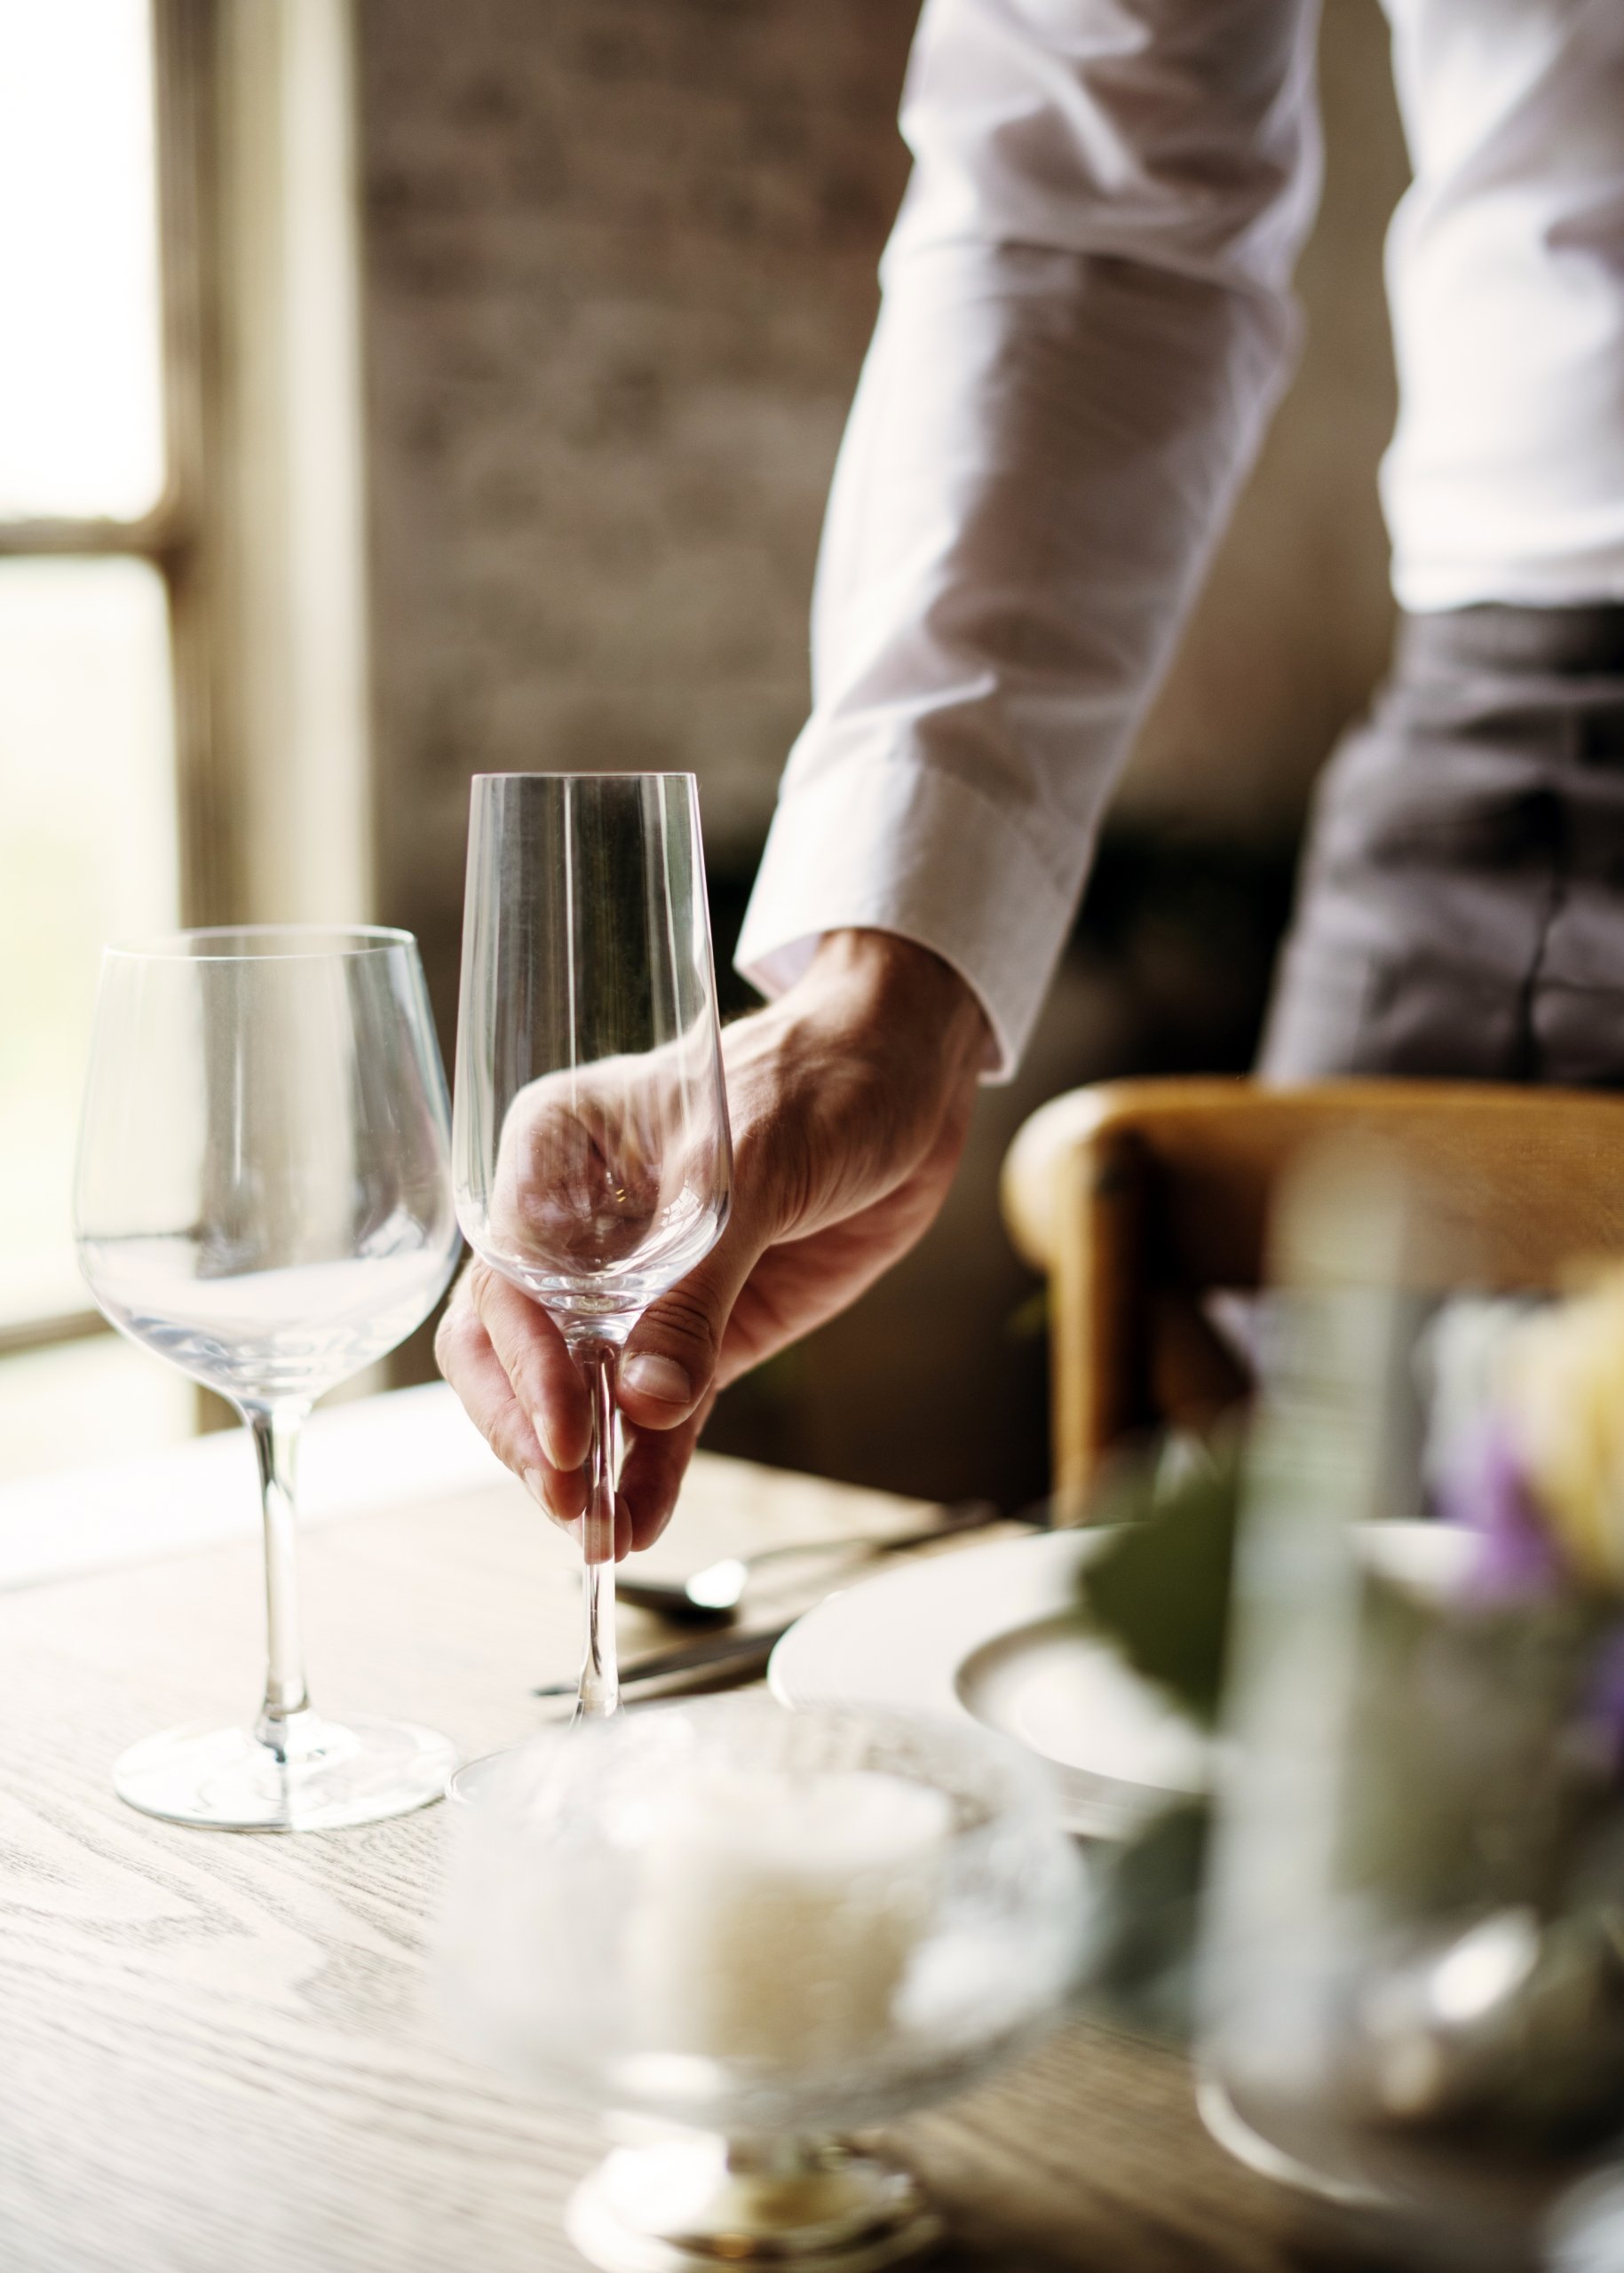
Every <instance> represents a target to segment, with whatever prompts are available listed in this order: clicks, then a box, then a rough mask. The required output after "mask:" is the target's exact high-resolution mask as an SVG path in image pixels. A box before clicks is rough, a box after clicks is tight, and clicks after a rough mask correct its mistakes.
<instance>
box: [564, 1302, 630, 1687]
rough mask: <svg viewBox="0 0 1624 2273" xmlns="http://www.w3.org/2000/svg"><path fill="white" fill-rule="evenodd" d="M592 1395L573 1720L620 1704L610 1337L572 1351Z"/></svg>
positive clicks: (615, 1354) (615, 1418)
mask: <svg viewBox="0 0 1624 2273" xmlns="http://www.w3.org/2000/svg"><path fill="white" fill-rule="evenodd" d="M573 1354H574V1360H575V1363H576V1365H577V1366H579V1367H580V1368H581V1374H582V1380H583V1381H584V1382H586V1385H587V1391H588V1394H589V1395H590V1398H591V1400H592V1445H591V1450H590V1452H589V1453H588V1454H587V1503H586V1513H585V1514H584V1516H583V1517H582V1521H581V1547H582V1555H583V1556H585V1559H586V1568H585V1570H584V1572H582V1595H583V1596H584V1598H585V1603H586V1647H585V1651H584V1652H583V1654H582V1660H581V1689H580V1693H579V1695H578V1697H577V1699H576V1702H575V1718H576V1719H577V1720H578V1721H606V1720H609V1719H611V1718H612V1717H613V1716H614V1715H615V1714H616V1713H618V1712H619V1711H620V1709H621V1677H620V1668H619V1666H618V1663H617V1661H616V1657H615V1647H614V1483H615V1477H616V1473H617V1471H618V1469H619V1466H620V1461H619V1458H618V1453H619V1449H620V1447H619V1434H620V1411H619V1408H618V1406H616V1404H615V1398H614V1383H615V1375H616V1374H617V1372H618V1371H619V1367H620V1350H619V1349H618V1347H617V1346H616V1345H615V1343H614V1342H582V1343H580V1344H579V1345H578V1346H577V1347H576V1348H575V1350H574V1352H573Z"/></svg>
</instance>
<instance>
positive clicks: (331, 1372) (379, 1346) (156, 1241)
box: [75, 926, 458, 1831]
mask: <svg viewBox="0 0 1624 2273" xmlns="http://www.w3.org/2000/svg"><path fill="white" fill-rule="evenodd" d="M447 1123H448V1113H447V1105H446V1089H445V1075H444V1073H443V1071H442V1070H441V1066H440V1053H439V1050H438V1049H437V1047H436V1044H435V1041H434V1029H433V1024H432V1018H431V1015H430V1011H429V1005H428V997H427V994H426V993H425V991H424V984H423V973H422V970H421V967H420V965H419V963H418V960H417V949H416V943H415V942H414V940H413V939H412V938H411V936H410V934H409V933H408V932H405V931H382V930H375V929H370V928H360V927H358V928H355V929H345V930H331V931H329V930H315V929H308V928H305V927H303V926H299V927H275V926H265V927H263V928H257V929H250V930H243V931H189V932H181V933H178V934H176V935H175V936H173V937H171V938H169V939H158V940H155V941H154V942H152V943H151V944H149V945H144V946H131V947H110V948H108V949H107V953H106V954H105V956H104V958H103V963H102V974H101V985H100V991H99V995H98V998H97V1009H96V1023H95V1027H94V1033H93V1037H92V1041H91V1064H90V1073H89V1080H88V1082H87V1087H86V1092H85V1100H84V1113H83V1122H82V1125H81V1129H80V1138H79V1156H78V1166H77V1173H76V1177H75V1224H76V1229H77V1234H78V1246H79V1260H80V1265H81V1268H82V1269H83V1272H84V1276H85V1278H86V1279H87V1280H88V1281H89V1283H90V1287H91V1292H92V1293H93V1294H94V1295H95V1297H96V1300H97V1302H98V1303H99V1304H100V1306H101V1308H102V1309H103V1310H104V1311H106V1313H107V1317H108V1318H109V1319H111V1320H112V1321H113V1323H114V1325H115V1326H116V1327H119V1329H120V1330H121V1331H122V1332H123V1333H124V1334H129V1335H130V1336H131V1338H132V1339H133V1340H135V1341H137V1342H142V1343H144V1344H145V1345H146V1346H147V1348H148V1349H150V1350H157V1351H158V1352H159V1353H160V1355H162V1356H163V1357H165V1358H169V1359H170V1363H171V1364H173V1365H176V1366H179V1367H180V1368H181V1370H182V1371H183V1372H184V1373H186V1374H190V1375H191V1376H192V1378H193V1379H194V1380H195V1381H199V1382H204V1383H205V1384H206V1385H207V1386H208V1387H209V1388H210V1389H212V1390H218V1392H219V1393H220V1395H221V1396H222V1397H225V1398H229V1399H230V1401H231V1402H232V1404H233V1405H234V1406H236V1408H237V1410H238V1412H239V1413H240V1414H242V1418H243V1419H244V1421H245V1422H247V1423H248V1426H249V1428H250V1430H251V1432H252V1435H253V1440H254V1449H255V1452H256V1454H257V1460H258V1466H259V1476H260V1483H261V1487H262V1493H263V1502H264V1514H265V1600H266V1612H267V1627H268V1640H269V1659H270V1666H269V1673H268V1675H267V1679H266V1683H265V1703H264V1706H263V1707H262V1708H261V1711H260V1715H259V1718H258V1720H257V1723H255V1725H254V1727H253V1728H252V1729H251V1730H245V1729H238V1728H227V1729H215V1728H203V1727H198V1728H187V1729H178V1730H171V1731H170V1732H169V1733H168V1734H166V1735H163V1736H158V1737H153V1738H148V1739H147V1742H145V1743H144V1744H139V1745H138V1746H135V1748H134V1749H133V1750H132V1751H131V1752H128V1753H126V1754H124V1756H123V1759H121V1760H120V1761H119V1762H118V1765H117V1768H116V1770H115V1781H116V1783H117V1786H118V1790H119V1792H120V1794H122V1796H123V1798H124V1799H126V1800H128V1801H129V1802H131V1804H132V1805H133V1806H135V1807H139V1808H142V1809H144V1810H146V1811H147V1813H148V1814H150V1815H158V1816H164V1817H167V1818H170V1819H171V1820H173V1821H176V1822H180V1823H195V1824H207V1825H214V1826H220V1827H223V1828H228V1829H239V1830H241V1829H262V1830H284V1831H288V1830H292V1831H300V1830H316V1829H328V1828H330V1827H332V1826H337V1825H341V1824H352V1823H368V1822H372V1821H374V1820H376V1818H380V1817H384V1816H392V1815H399V1814H402V1813H404V1812H405V1811H406V1810H408V1809H411V1808H416V1807H421V1806H422V1805H423V1804H424V1802H426V1801H429V1800H432V1799H436V1798H438V1797H439V1796H440V1794H441V1792H443V1790H444V1789H445V1786H446V1783H447V1780H448V1777H449V1776H450V1774H451V1771H452V1770H453V1769H454V1768H455V1767H456V1753H455V1751H454V1749H453V1747H452V1746H451V1745H450V1744H449V1742H448V1740H447V1739H446V1738H444V1737H441V1736H439V1735H437V1734H435V1733H434V1731H433V1730H427V1729H421V1728H416V1727H414V1726H411V1725H409V1724H405V1723H400V1724H397V1723H384V1722H377V1721H359V1720H358V1721H353V1722H351V1723H347V1724H345V1726H343V1727H340V1726H338V1725H337V1724H336V1723H333V1722H330V1721H327V1720H324V1719H322V1718H321V1716H320V1715H318V1714H316V1713H315V1712H314V1711H313V1709H312V1707H311V1705H310V1700H309V1696H308V1692H307V1691H306V1687H305V1672H304V1663H303V1652H302V1650H301V1647H300V1641H299V1628H298V1605H297V1588H296V1580H295V1538H294V1466H295V1451H296V1446H297V1437H298V1430H299V1426H300V1423H301V1422H303V1420H304V1418H305V1414H306V1413H308V1411H309V1410H310V1407H311V1406H312V1405H313V1403H314V1401H315V1399H316V1398H319V1397H320V1396H321V1395H322V1393H323V1392H324V1391H325V1390H329V1389H332V1388H335V1387H336V1386H337V1383H338V1382H342V1381H345V1380H346V1379H347V1378H348V1377H349V1376H350V1375H351V1374H357V1373H359V1372H360V1371H361V1369H362V1368H363V1367H364V1366H369V1365H370V1364H372V1362H373V1361H374V1360H375V1359H376V1358H381V1357H382V1356H383V1355H384V1352H385V1351H386V1350H392V1349H393V1348H394V1346H395V1344H396V1343H397V1342H400V1341H403V1340H404V1339H405V1337H406V1335H407V1334H409V1333H410V1332H411V1331H412V1329H413V1327H416V1326H417V1325H419V1324H420V1323H421V1322H422V1320H423V1319H424V1318H426V1317H427V1315H428V1313H429V1311H431V1310H432V1308H433V1305H434V1303H435V1302H436V1301H437V1299H438V1298H439V1296H440V1293H441V1291H442V1290H443V1288H444V1287H445V1285H446V1282H447V1280H448V1278H449V1276H450V1273H451V1267H452V1263H453V1262H454V1261H455V1259H456V1250H457V1246H458V1239H457V1231H456V1217H455V1215H454V1212H453V1208H452V1204H451V1190H450V1176H449V1172H448V1170H449V1160H448V1125H447Z"/></svg>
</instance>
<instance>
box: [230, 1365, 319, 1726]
mask: <svg viewBox="0 0 1624 2273" xmlns="http://www.w3.org/2000/svg"><path fill="white" fill-rule="evenodd" d="M246 1417H247V1420H248V1425H249V1429H250V1433H251V1434H252V1436H253V1439H254V1456H255V1458H256V1459H257V1461H258V1463H259V1498H260V1504H261V1506H262V1507H263V1509H264V1510H265V1655H266V1670H265V1704H264V1706H263V1707H262V1708H261V1710H260V1715H259V1719H258V1721H257V1723H256V1725H255V1729H254V1734H255V1735H256V1736H257V1738H259V1741H260V1743H261V1744H265V1745H269V1746H270V1747H271V1749H272V1751H273V1752H274V1753H275V1754H276V1756H277V1758H278V1759H279V1760H286V1759H287V1758H288V1757H289V1749H290V1742H289V1740H290V1738H292V1736H293V1733H294V1730H293V1725H292V1724H294V1723H296V1722H297V1716H298V1715H300V1714H302V1713H305V1712H307V1711H308V1710H309V1707H310V1692H309V1691H308V1690H307V1689H306V1688H305V1651H304V1644H303V1642H302V1640H301V1638H300V1634H299V1581H298V1540H297V1535H296V1532H295V1528H294V1501H293V1479H294V1474H295V1469H296V1465H297V1452H298V1441H299V1429H300V1426H301V1424H302V1423H303V1422H304V1419H305V1408H304V1407H303V1406H297V1405H293V1406H289V1405H278V1406H271V1407H269V1408H268V1409H260V1410H257V1411H255V1412H250V1414H248V1415H247V1416H246Z"/></svg>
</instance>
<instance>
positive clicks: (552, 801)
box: [452, 773, 733, 1719]
mask: <svg viewBox="0 0 1624 2273" xmlns="http://www.w3.org/2000/svg"><path fill="white" fill-rule="evenodd" d="M452 1126H453V1134H452V1152H453V1159H454V1163H455V1175H456V1208H457V1215H458V1216H459V1218H460V1220H461V1222H462V1226H463V1233H464V1235H465V1237H466V1238H467V1240H468V1243H469V1245H470V1246H471V1247H472V1248H473V1250H474V1252H475V1253H476V1254H477V1255H479V1256H481V1257H482V1258H483V1260H484V1261H485V1262H486V1263H488V1264H489V1265H490V1267H491V1268H492V1269H493V1270H495V1271H500V1272H501V1273H502V1275H503V1277H504V1278H505V1279H510V1280H511V1282H512V1283H513V1284H514V1285H515V1286H516V1287H519V1288H521V1289H522V1290H523V1292H524V1293H526V1294H527V1295H529V1296H530V1297H531V1298H532V1300H533V1301H535V1302H536V1303H539V1304H540V1305H541V1306H542V1308H543V1310H544V1311H546V1312H547V1314H548V1316H549V1317H550V1318H551V1319H552V1321H553V1323H554V1324H555V1325H556V1326H557V1327H558V1331H559V1332H560V1334H562V1335H563V1337H564V1340H565V1342H566V1345H567V1347H568V1349H569V1351H570V1354H571V1356H572V1357H573V1358H574V1361H575V1364H576V1366H578V1368H579V1369H580V1372H581V1374H582V1379H583V1380H584V1382H586V1385H587V1388H588V1390H589V1392H590V1398H591V1411H592V1437H591V1449H590V1453H589V1455H588V1485H589V1492H588V1500H587V1506H586V1511H585V1514H584V1516H583V1517H582V1526H581V1530H582V1552H583V1556H584V1562H585V1570H584V1584H583V1592H584V1596H585V1608H586V1636H585V1650H584V1655H583V1658H582V1668H581V1681H580V1688H579V1691H578V1698H577V1703H576V1715H577V1718H581V1719H606V1718H608V1717H609V1716H610V1715H613V1714H614V1713H615V1712H617V1711H618V1710H619V1705H620V1688H619V1681H618V1677H617V1675H616V1670H615V1650H614V1486H615V1477H616V1467H617V1433H618V1424H617V1413H616V1405H615V1379H616V1372H617V1368H618V1365H619V1359H620V1353H621V1350H622V1347H623V1345H624V1343H625V1341H626V1337H627V1336H628V1334H630V1332H631V1329H632V1327H634V1326H635V1325H636V1324H637V1321H638V1319H639V1318H640V1317H641V1316H642V1313H643V1311H644V1310H645V1309H646V1306H647V1305H648V1303H650V1302H652V1301H653V1300H654V1297H655V1296H656V1295H661V1294H663V1293H664V1292H665V1291H666V1290H667V1289H668V1288H669V1287H674V1286H675V1285H676V1284H677V1280H678V1279H682V1278H683V1277H684V1276H685V1274H686V1273H687V1272H688V1271H691V1270H693V1266H694V1265H695V1264H696V1263H699V1262H700V1261H701V1258H702V1257H703V1256H704V1255H707V1254H708V1253H709V1250H710V1248H711V1247H713V1246H714V1245H715V1243H716V1240H717V1237H718V1236H719V1234H720V1232H721V1230H722V1226H723V1224H724V1223H725V1221H726V1218H727V1208H728V1199H729V1193H730V1190H731V1185H732V1176H733V1152H732V1145H731V1143H730V1139H729V1136H728V1127H727V1098H726V1093H725V1089H724V1087H723V1081H722V1060H721V1048H720V1041H719V1038H718V1034H717V1010H716V978H715V974H714V971H713V970H712V966H711V955H710V923H709V913H708V911H707V907H706V901H705V870H704V855H703V852H702V850H701V842H700V825H699V799H698V795H697V790H696V787H695V783H694V780H693V775H692V774H689V773H618V774H598V773H573V774H572V773H486V774H479V775H477V776H476V777H475V780H474V783H473V801H472V812H471V820H470V827H469V838H468V891H467V899H466V902H465V905H464V912H463V980H462V1003H461V1009H460V1011H459V1015H458V1019H457V1041H456V1107H455V1112H454V1115H453V1124H452Z"/></svg>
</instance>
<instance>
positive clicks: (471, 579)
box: [359, 0, 915, 1004]
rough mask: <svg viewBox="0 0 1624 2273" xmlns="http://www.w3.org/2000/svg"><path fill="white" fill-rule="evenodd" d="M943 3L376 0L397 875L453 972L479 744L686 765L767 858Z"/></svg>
mask: <svg viewBox="0 0 1624 2273" xmlns="http://www.w3.org/2000/svg"><path fill="white" fill-rule="evenodd" d="M914 13H915V0H818V4H817V5H815V6H809V5H806V4H798V5H796V4H789V0H549V4H547V5H545V6H542V5H538V4H537V0H472V4H460V5H458V6H456V7H447V6H446V5H445V4H444V0H360V12H359V32H360V87H361V111H362V139H363V149H364V169H365V218H366V233H367V248H368V250H367V265H368V299H367V305H368V373H369V394H370V405H369V408H370V421H371V451H372V518H373V531H374V562H373V577H374V590H373V610H374V636H375V645H376V656H377V706H376V707H377V736H378V751H379V758H380V775H381V780H380V815H379V824H380V826H379V843H380V859H381V864H382V871H383V874H382V891H381V895H380V897H381V901H382V904H383V905H384V907H386V908H388V909H390V910H391V911H392V912H395V913H398V914H400V915H401V916H402V920H406V921H409V922H413V923H415V924H416V927H417V928H418V929H419V930H420V931H422V932H424V936H425V944H426V945H427V946H429V948H430V950H431V953H432V960H433V962H434V964H435V978H436V986H435V992H436V994H437V997H438V998H439V999H440V1002H441V1003H442V1004H443V1003H444V1002H446V1001H447V1000H448V996H447V989H446V982H447V969H448V966H447V958H448V954H449V955H452V956H454V954H455V938H456V923H457V915H458V907H459V902H460V895H461V889H462V868H461V858H462V843H463V820H464V814H465V807H466V788H465V784H466V779H467V776H468V775H469V774H470V773H471V772H476V771H493V770H503V769H512V770H525V769H532V768H534V769H551V768H554V767H569V766H582V767H590V766H605V765H609V766H613V765H626V766H633V767H677V768H683V769H691V770H692V771H693V772H696V773H698V774H699V775H700V777H701V783H702V785H703V786H702V794H703V800H704V807H705V818H706V827H707V834H708V839H709V843H710V846H711V851H712V858H713V860H714V861H716V862H717V863H719V864H722V865H726V864H728V863H730V862H731V863H734V864H740V865H743V864H747V863H748V862H749V860H750V859H752V858H753V854H754V851H755V850H756V849H757V846H758V844H759V840H760V836H761V835H762V832H763V831H764V828H765V825H766V819H767V815H768V812H769V811H770V808H771V804H772V795H773V789H774V785H775V782H776V779H777V775H778V771H779V768H780V764H781V763H782V759H783V755H784V752H785V750H786V748H788V743H789V741H790V740H791V739H792V738H793V736H794V734H795V733H796V729H797V728H798V726H799V725H800V723H801V719H802V717H803V716H804V709H805V702H806V674H807V666H806V616H807V597H808V590H809V586H810V581H811V575H812V560H813V556H814V552H815V548H816V542H817V533H818V527H819V523H820V518H821V513H822V506H823V498H824V493H825V491H826V489H827V487H828V477H829V471H830V469H831V466H832V464H833V461H834V455H835V450H836V445H837V443H838V440H839V436H840V430H841V425H842V422H843V419H844V412H845V408H846V404H847V401H848V400H849V398H850V395H851V392H852V386H853V384H854V383H855V378H856V374H857V368H858V365H859V362H860V358H861V355H862V352H863V347H864V345H865V343H866V341H867V334H868V330H869V328H870V326H871V324H872V321H873V316H874V309H875V297H876V291H875V274H874V272H875V261H876V259H877V257H878V252H879V248H880V246H881V244H882V242H883V238H884V234H885V232H886V229H887V227H888V226H889V223H890V219H891V214H892V213H893V211H894V210H895V206H896V202H897V199H898V197H899V194H900V191H901V186H902V181H903V178H904V160H905V155H906V154H905V153H904V152H903V150H902V147H901V144H900V142H899V139H898V136H897V132H896V124H895V114H896V102H897V93H898V89H899V83H900V79H901V74H902V68H903V63H904V59H905V57H906V53H907V43H908V39H909V37H910V36H911V31H912V24H913V18H914Z"/></svg>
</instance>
